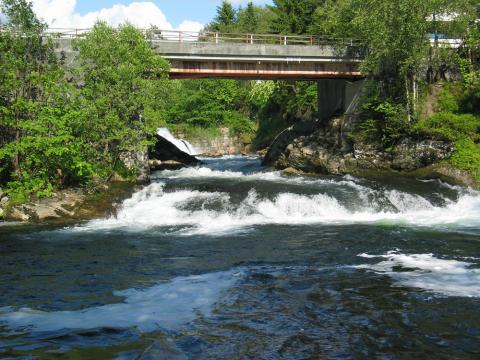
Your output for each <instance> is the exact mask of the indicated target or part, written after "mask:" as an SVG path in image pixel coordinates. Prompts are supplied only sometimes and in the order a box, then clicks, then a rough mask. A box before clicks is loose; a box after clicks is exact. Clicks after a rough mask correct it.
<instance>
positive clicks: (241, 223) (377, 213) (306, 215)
mask: <svg viewBox="0 0 480 360" xmlns="http://www.w3.org/2000/svg"><path fill="white" fill-rule="evenodd" d="M359 191H361V190H359ZM385 201H388V202H389V204H390V205H389V207H388V210H382V209H381V208H382V206H383V205H382V204H383V203H384V202H385ZM392 206H393V208H394V209H393V210H392ZM379 208H380V210H379ZM315 223H332V224H345V223H395V224H406V225H414V226H435V227H442V228H448V227H454V228H458V227H467V228H468V227H472V226H473V227H476V228H478V227H479V226H480V196H479V195H478V194H476V193H468V194H464V195H461V196H460V197H459V199H458V201H451V202H450V203H448V204H447V205H446V206H434V205H433V204H431V203H430V202H429V201H428V200H426V199H425V198H423V197H421V196H419V195H415V194H407V193H403V192H399V191H390V192H386V194H385V198H382V199H379V200H377V203H375V201H373V203H372V204H370V205H368V206H362V207H360V209H359V207H358V204H357V205H355V204H352V203H349V202H345V203H341V202H340V201H339V200H338V199H336V198H335V197H333V196H330V195H327V194H316V195H299V194H293V193H288V192H285V193H279V194H277V195H276V196H274V197H273V198H271V199H270V198H262V197H260V196H259V195H258V194H257V193H256V191H255V190H251V191H250V192H249V194H248V196H246V198H245V199H244V200H243V201H241V202H240V203H234V202H232V200H231V198H230V195H229V194H228V193H223V192H204V191H197V190H177V191H174V192H165V191H164V184H162V183H153V184H151V185H149V186H147V187H145V188H144V189H143V190H141V191H139V192H137V193H135V194H134V195H133V196H132V197H131V198H130V199H128V200H126V201H124V203H123V204H122V206H121V208H120V210H119V212H118V214H117V216H115V217H111V218H109V219H104V220H95V221H91V222H89V223H87V224H86V225H84V226H81V227H77V228H75V230H79V231H83V230H95V231H96V230H99V229H116V228H121V229H124V230H127V231H135V230H144V229H145V228H150V227H163V226H166V227H169V226H188V227H189V228H188V229H186V230H185V229H183V230H182V231H183V233H184V234H223V233H229V232H231V231H232V230H239V229H244V228H248V227H250V226H252V225H265V224H282V225H289V224H290V225H296V224H315Z"/></svg>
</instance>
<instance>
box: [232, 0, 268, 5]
mask: <svg viewBox="0 0 480 360" xmlns="http://www.w3.org/2000/svg"><path fill="white" fill-rule="evenodd" d="M228 2H229V3H231V4H233V5H245V4H248V3H249V2H251V3H253V4H254V5H264V4H269V3H270V2H271V1H269V0H228Z"/></svg>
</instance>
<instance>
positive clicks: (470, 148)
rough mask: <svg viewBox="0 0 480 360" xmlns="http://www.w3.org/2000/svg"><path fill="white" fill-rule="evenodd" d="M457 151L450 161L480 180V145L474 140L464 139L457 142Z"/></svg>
mask: <svg viewBox="0 0 480 360" xmlns="http://www.w3.org/2000/svg"><path fill="white" fill-rule="evenodd" d="M455 148H456V151H455V153H454V154H453V155H452V158H451V159H450V163H451V164H452V165H454V166H456V167H458V168H459V169H462V170H466V171H468V172H469V173H470V174H471V175H472V176H473V177H474V178H475V179H476V180H478V181H480V145H479V144H475V143H474V142H473V141H472V140H468V139H464V140H459V141H457V142H455Z"/></svg>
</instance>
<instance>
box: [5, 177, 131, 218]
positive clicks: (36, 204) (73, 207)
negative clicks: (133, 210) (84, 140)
mask: <svg viewBox="0 0 480 360" xmlns="http://www.w3.org/2000/svg"><path fill="white" fill-rule="evenodd" d="M136 190H138V186H136V185H134V184H132V183H127V182H123V183H112V184H110V185H108V186H104V187H102V188H101V189H96V190H95V191H86V190H85V189H65V190H59V191H57V192H56V193H55V194H54V195H53V196H52V197H49V198H41V199H32V200H31V201H29V202H27V203H22V204H12V203H11V201H10V199H9V198H8V197H7V196H4V197H3V198H2V199H1V200H0V201H1V203H0V214H2V218H3V219H4V220H7V221H21V222H59V221H60V222H68V221H82V220H91V219H95V218H99V217H105V216H108V215H112V214H114V213H115V212H116V206H117V204H119V203H120V202H121V201H122V200H124V199H125V198H127V197H129V196H130V195H131V194H132V193H133V192H134V191H136Z"/></svg>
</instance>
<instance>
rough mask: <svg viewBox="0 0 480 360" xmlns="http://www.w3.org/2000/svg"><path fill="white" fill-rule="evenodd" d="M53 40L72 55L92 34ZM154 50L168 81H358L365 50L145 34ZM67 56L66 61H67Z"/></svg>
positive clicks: (295, 39)
mask: <svg viewBox="0 0 480 360" xmlns="http://www.w3.org/2000/svg"><path fill="white" fill-rule="evenodd" d="M51 31H53V32H52V33H50V36H52V37H54V38H56V40H57V41H58V42H59V43H60V50H61V51H64V52H66V53H68V52H69V51H70V52H72V50H71V46H70V45H71V44H70V42H71V38H75V37H83V36H85V34H86V33H87V32H88V30H75V31H73V30H68V31H63V32H58V33H56V32H55V30H54V29H52V30H51ZM145 34H146V38H147V39H148V40H149V41H150V43H151V45H152V47H153V49H154V50H155V51H156V52H157V53H158V54H160V55H162V56H163V57H165V58H166V59H167V60H169V61H170V63H171V68H170V78H172V79H187V78H234V79H311V80H315V79H326V78H327V79H338V78H340V79H355V78H361V77H362V74H361V73H360V71H359V65H360V63H361V62H362V59H363V55H364V54H363V47H362V46H361V44H360V43H359V42H358V41H354V40H349V39H333V40H328V39H326V38H322V37H314V36H284V35H256V34H218V33H205V32H202V33H191V32H179V31H178V32H177V31H171V30H167V31H161V30H147V31H145ZM67 57H68V56H67Z"/></svg>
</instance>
